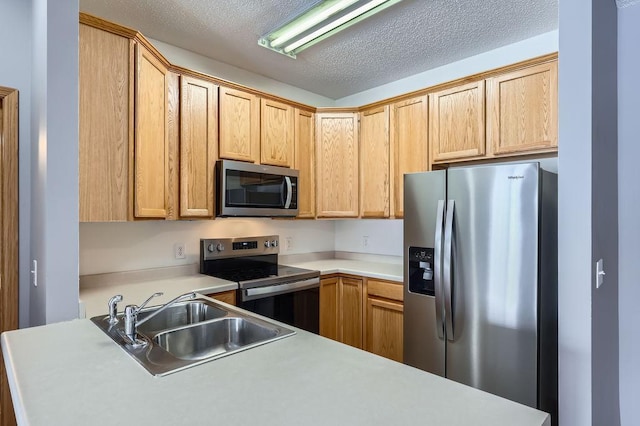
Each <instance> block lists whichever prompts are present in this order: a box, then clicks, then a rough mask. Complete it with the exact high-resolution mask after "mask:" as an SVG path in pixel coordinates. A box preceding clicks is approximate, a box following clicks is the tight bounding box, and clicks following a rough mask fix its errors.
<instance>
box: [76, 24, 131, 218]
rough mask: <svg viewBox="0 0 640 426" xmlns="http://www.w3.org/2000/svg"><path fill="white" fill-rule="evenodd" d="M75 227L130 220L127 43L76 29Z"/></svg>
mask: <svg viewBox="0 0 640 426" xmlns="http://www.w3.org/2000/svg"><path fill="white" fill-rule="evenodd" d="M79 32H80V34H79V35H80V39H79V43H80V47H79V74H80V75H79V77H80V86H79V91H80V108H79V132H80V134H79V186H80V194H79V198H80V211H79V215H80V221H81V222H108V221H126V220H129V219H132V218H133V186H132V184H133V179H130V176H133V108H132V105H131V104H130V101H131V100H132V99H133V92H134V89H133V81H134V78H133V61H132V58H133V41H132V40H130V39H128V38H126V37H122V36H119V35H116V34H112V33H109V32H106V31H102V30H99V29H97V28H93V27H90V26H88V25H80V29H79Z"/></svg>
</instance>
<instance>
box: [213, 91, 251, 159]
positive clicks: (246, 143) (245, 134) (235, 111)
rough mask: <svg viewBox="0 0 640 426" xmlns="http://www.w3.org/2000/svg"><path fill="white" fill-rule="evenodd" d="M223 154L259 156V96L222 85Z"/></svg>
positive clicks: (221, 123) (242, 156)
mask: <svg viewBox="0 0 640 426" xmlns="http://www.w3.org/2000/svg"><path fill="white" fill-rule="evenodd" d="M219 126H220V150H219V156H220V158H226V159H230V160H239V161H249V162H252V163H257V162H259V160H260V98H258V97H257V96H255V95H253V94H251V93H248V92H244V91H241V90H236V89H231V88H228V87H223V86H222V87H220V123H219Z"/></svg>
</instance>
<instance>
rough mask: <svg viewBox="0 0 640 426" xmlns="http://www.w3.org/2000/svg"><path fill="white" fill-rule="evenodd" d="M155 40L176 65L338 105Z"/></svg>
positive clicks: (311, 102) (286, 95)
mask: <svg viewBox="0 0 640 426" xmlns="http://www.w3.org/2000/svg"><path fill="white" fill-rule="evenodd" d="M149 40H150V41H151V43H153V45H154V46H155V47H156V48H157V49H158V50H159V51H160V52H161V53H162V54H163V55H164V56H165V57H166V58H167V60H168V61H169V62H171V63H172V64H174V65H179V66H182V67H185V68H189V69H192V70H195V71H199V72H202V73H205V74H209V75H212V76H214V77H218V78H221V79H223V80H227V81H231V82H234V83H237V84H241V85H243V86H247V87H251V88H254V89H258V90H260V91H262V92H266V93H271V94H273V95H277V96H281V97H283V98H286V99H290V100H292V101H297V102H300V103H302V104H307V105H312V106H324V107H330V106H334V105H335V101H334V100H333V99H330V98H327V97H325V96H321V95H317V94H315V93H312V92H309V91H307V90H304V89H300V88H298V87H295V86H291V85H289V84H285V83H281V82H279V81H276V80H273V79H271V78H268V77H265V76H262V75H259V74H255V73H252V72H250V71H246V70H243V69H241V68H237V67H234V66H232V65H229V64H225V63H224V62H219V61H216V60H213V59H211V58H207V57H206V56H202V55H199V54H197V53H194V52H191V51H189V50H185V49H182V48H180V47H176V46H173V45H171V44H167V43H164V42H161V41H159V40H154V39H149Z"/></svg>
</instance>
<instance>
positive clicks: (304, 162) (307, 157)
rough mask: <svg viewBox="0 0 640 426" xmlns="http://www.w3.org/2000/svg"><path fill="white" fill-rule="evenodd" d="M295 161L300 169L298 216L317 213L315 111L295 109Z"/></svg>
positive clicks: (310, 215) (313, 215) (307, 216)
mask: <svg viewBox="0 0 640 426" xmlns="http://www.w3.org/2000/svg"><path fill="white" fill-rule="evenodd" d="M294 122H295V131H294V137H295V150H294V151H295V156H294V157H295V162H294V167H295V168H296V169H298V172H299V175H298V217H299V218H313V217H315V215H316V183H315V143H314V141H315V135H314V117H313V113H311V112H308V111H303V110H300V109H297V108H296V110H295V113H294Z"/></svg>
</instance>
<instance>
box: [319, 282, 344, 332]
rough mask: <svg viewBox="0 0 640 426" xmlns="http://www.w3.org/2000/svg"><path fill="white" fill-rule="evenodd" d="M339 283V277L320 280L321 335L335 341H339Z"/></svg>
mask: <svg viewBox="0 0 640 426" xmlns="http://www.w3.org/2000/svg"><path fill="white" fill-rule="evenodd" d="M339 281H340V280H339V278H338V277H331V278H323V279H321V280H320V335H321V336H324V337H327V338H329V339H333V340H339V333H338V331H339V329H338V319H339V318H338V301H339V297H340V285H339Z"/></svg>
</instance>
